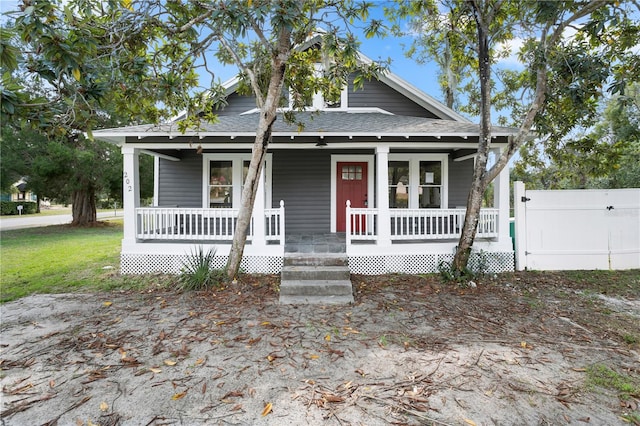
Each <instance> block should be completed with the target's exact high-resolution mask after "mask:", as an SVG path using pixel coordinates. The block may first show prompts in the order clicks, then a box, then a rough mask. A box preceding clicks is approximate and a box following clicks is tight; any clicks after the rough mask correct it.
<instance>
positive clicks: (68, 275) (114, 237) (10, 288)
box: [0, 221, 149, 303]
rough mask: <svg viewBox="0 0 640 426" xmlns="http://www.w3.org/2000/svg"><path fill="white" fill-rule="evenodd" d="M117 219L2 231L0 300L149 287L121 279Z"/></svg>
mask: <svg viewBox="0 0 640 426" xmlns="http://www.w3.org/2000/svg"><path fill="white" fill-rule="evenodd" d="M121 240H122V221H112V222H108V223H106V224H104V225H103V226H99V227H93V228H72V227H69V226H65V225H61V226H47V227H41V228H30V229H20V230H13V231H4V232H2V238H1V239H0V253H1V255H0V274H1V277H2V284H1V287H0V302H2V303H4V302H7V301H11V300H15V299H18V298H20V297H24V296H27V295H30V294H33V293H61V292H69V291H78V290H82V291H92V290H110V289H113V288H123V287H124V288H132V287H140V286H146V285H148V284H149V283H148V280H149V278H148V277H135V276H121V275H120V274H119V273H118V271H119V268H120V242H121Z"/></svg>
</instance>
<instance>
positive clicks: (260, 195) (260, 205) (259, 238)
mask: <svg viewBox="0 0 640 426" xmlns="http://www.w3.org/2000/svg"><path fill="white" fill-rule="evenodd" d="M264 169H265V168H264V167H263V168H262V173H260V176H259V177H258V191H257V192H256V199H255V201H254V203H253V239H252V240H251V245H252V246H265V245H267V239H266V238H265V218H264V203H265V196H264V176H265V170H264Z"/></svg>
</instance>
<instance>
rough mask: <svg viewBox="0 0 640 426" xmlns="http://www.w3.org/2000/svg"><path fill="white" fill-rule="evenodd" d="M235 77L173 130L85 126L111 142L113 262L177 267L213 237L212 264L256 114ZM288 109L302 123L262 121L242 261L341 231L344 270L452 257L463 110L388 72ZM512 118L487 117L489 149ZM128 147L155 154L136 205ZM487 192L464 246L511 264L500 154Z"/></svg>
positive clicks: (428, 266)
mask: <svg viewBox="0 0 640 426" xmlns="http://www.w3.org/2000/svg"><path fill="white" fill-rule="evenodd" d="M236 87H237V80H233V81H230V82H229V83H228V84H227V88H228V93H229V95H228V99H227V100H228V105H227V106H226V107H225V108H224V109H223V110H221V111H219V112H218V114H219V120H218V121H217V122H216V123H215V124H205V125H203V126H202V128H201V129H199V130H187V131H186V132H185V133H181V132H180V131H178V129H177V126H176V125H175V123H170V124H163V125H140V126H131V127H123V128H117V129H106V130H100V131H96V132H94V136H95V137H96V138H98V139H102V140H106V141H110V142H113V143H116V144H118V145H120V146H121V147H122V153H123V155H124V211H125V213H124V217H125V222H124V239H123V242H122V272H123V273H145V272H174V273H175V272H179V270H180V267H181V264H182V261H183V260H184V259H185V256H187V255H189V254H190V253H192V252H194V249H195V248H196V247H197V246H200V245H203V246H204V247H205V248H208V247H215V249H216V255H217V258H218V265H219V266H224V264H225V262H226V257H227V255H228V253H229V248H230V244H231V240H232V238H233V232H234V224H235V218H236V217H237V214H238V207H239V205H240V195H241V189H242V184H243V181H244V176H245V171H246V169H247V167H248V164H249V159H250V154H251V147H252V144H253V142H254V139H255V129H256V127H257V123H258V111H257V110H256V103H255V99H254V98H253V97H251V96H241V95H239V94H238V93H236V91H235V89H236ZM311 110H313V111H311ZM296 117H297V120H299V121H301V122H303V123H304V128H302V129H300V128H299V127H298V126H297V125H295V124H287V123H285V122H284V121H283V120H282V117H281V116H280V117H279V118H278V120H277V121H276V123H275V125H274V128H273V133H272V135H273V141H272V143H271V144H270V146H269V154H268V157H267V160H266V166H265V170H264V173H263V175H262V176H261V179H260V188H259V190H258V195H257V198H256V202H255V208H254V211H253V222H252V226H251V230H250V235H249V236H248V242H247V246H246V248H245V251H244V257H243V263H242V268H243V269H244V270H245V271H247V272H263V273H279V272H280V271H281V269H282V264H283V257H284V253H285V249H286V247H285V246H286V244H288V242H289V241H293V240H294V239H295V238H294V237H297V241H301V240H302V241H303V240H304V238H305V237H304V236H305V235H306V236H308V235H311V234H335V235H337V236H338V237H340V236H343V235H344V236H345V244H346V254H347V256H348V262H349V267H350V270H351V272H352V273H362V274H379V273H386V272H407V273H424V272H434V271H437V270H438V265H439V264H440V262H443V261H451V260H452V259H453V254H454V252H455V247H456V245H457V242H458V238H459V232H460V229H461V227H462V223H463V219H464V216H465V209H466V207H465V206H466V202H467V195H468V192H469V186H470V182H471V177H472V173H473V165H474V158H475V153H476V150H477V144H478V135H479V126H478V125H477V124H473V123H471V122H469V121H468V120H466V119H465V118H463V117H462V116H460V115H459V114H457V113H456V112H454V111H453V110H451V109H449V108H447V107H445V106H444V105H442V104H440V103H439V102H437V101H436V100H435V99H433V98H431V97H430V96H428V95H426V94H425V93H423V92H421V91H420V90H419V89H417V88H416V87H414V86H412V85H411V84H409V83H408V82H406V81H404V80H403V79H401V78H399V77H398V76H396V75H394V74H392V73H387V74H386V75H384V76H382V77H381V78H380V79H379V80H378V81H369V82H366V83H365V85H364V89H362V90H358V91H354V90H353V87H352V84H350V85H349V87H348V89H347V88H346V89H345V90H344V91H343V94H342V99H341V101H340V102H339V103H338V104H332V105H327V104H325V102H324V101H323V99H322V96H321V95H316V97H315V99H314V102H313V105H311V106H310V111H305V112H300V113H297V114H296ZM512 132H513V129H509V128H503V127H497V126H494V127H493V133H492V134H493V141H492V149H493V150H494V151H496V152H499V151H500V150H501V149H503V147H504V146H505V143H506V140H507V137H508V136H509V135H510V134H512ZM141 153H144V154H149V155H153V156H155V161H156V163H155V165H156V169H155V170H156V174H155V175H156V178H155V185H156V190H155V197H154V198H155V204H156V205H155V206H153V207H148V208H141V207H140V197H139V187H140V182H139V179H138V156H139V155H140V154H141ZM494 193H495V197H494V206H495V207H494V208H489V209H483V210H482V213H481V219H480V224H479V227H478V234H477V238H476V240H475V244H474V251H476V252H479V253H482V258H483V261H485V262H486V266H487V267H488V270H490V271H495V272H498V271H505V270H513V268H514V254H513V248H512V243H511V239H510V236H509V172H508V168H505V169H504V170H503V172H502V173H501V174H500V175H499V177H498V178H497V179H496V181H495V192H494ZM285 235H286V238H285ZM309 238H310V237H309ZM327 250H329V251H330V250H331V248H330V246H328V247H327Z"/></svg>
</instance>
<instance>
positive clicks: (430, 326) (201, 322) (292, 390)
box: [0, 276, 640, 425]
mask: <svg viewBox="0 0 640 426" xmlns="http://www.w3.org/2000/svg"><path fill="white" fill-rule="evenodd" d="M353 282H354V286H355V289H356V303H355V304H354V305H350V306H283V305H279V304H278V303H277V283H278V281H277V278H276V277H259V278H255V277H252V278H251V279H250V280H249V279H247V280H246V281H243V282H240V283H239V284H237V285H236V286H234V287H230V288H227V289H224V290H221V291H214V292H204V293H184V294H182V293H172V292H163V291H160V290H157V291H147V292H144V293H140V292H118V293H98V294H63V295H35V296H31V297H27V298H24V299H21V300H18V301H15V302H12V303H7V304H5V305H3V306H2V307H1V309H2V311H1V319H2V325H1V339H0V367H1V368H2V376H1V385H2V400H1V409H2V413H1V419H2V424H3V425H42V424H46V425H55V424H58V425H119V424H122V425H201V424H214V425H215V424H221V425H227V424H237V425H247V424H253V425H307V424H314V425H315V424H326V425H386V424H411V425H413V424H436V425H445V424H448V425H514V424H522V425H547V424H553V425H556V424H578V425H583V424H590V425H615V424H625V422H624V417H623V416H625V414H629V413H632V412H636V413H637V412H638V411H637V410H638V408H637V404H638V401H637V400H636V399H633V398H632V399H631V400H625V401H622V400H620V399H619V398H618V395H617V394H616V393H615V391H612V390H607V389H603V388H593V387H590V386H588V385H587V383H586V380H587V373H586V369H588V368H589V367H590V366H592V365H595V364H603V365H606V366H608V367H609V368H612V369H614V370H616V371H621V372H625V374H628V375H631V376H633V377H640V355H639V346H638V344H637V343H635V344H634V343H631V344H629V342H626V343H625V341H624V339H623V336H624V335H629V333H634V332H635V335H636V336H640V305H639V303H638V298H640V297H636V298H634V297H626V298H623V297H611V296H604V297H588V296H586V295H584V294H583V293H581V292H580V291H579V290H577V289H571V288H559V287H558V286H557V283H556V284H553V283H549V284H545V283H537V284H535V285H534V284H532V283H528V282H524V281H523V280H522V279H521V278H517V277H516V276H512V277H501V278H498V279H494V280H491V281H490V282H487V283H479V285H478V287H477V288H474V289H461V288H459V287H456V286H454V285H443V284H440V283H438V282H437V280H435V279H433V278H418V277H396V276H390V277H377V278H366V277H354V280H353ZM632 296H633V294H632Z"/></svg>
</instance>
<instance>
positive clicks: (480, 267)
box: [349, 251, 515, 275]
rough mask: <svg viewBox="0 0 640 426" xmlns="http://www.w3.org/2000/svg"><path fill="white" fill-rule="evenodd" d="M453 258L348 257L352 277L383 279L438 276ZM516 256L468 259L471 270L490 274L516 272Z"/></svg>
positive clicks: (476, 255) (492, 254) (484, 254)
mask: <svg viewBox="0 0 640 426" xmlns="http://www.w3.org/2000/svg"><path fill="white" fill-rule="evenodd" d="M453 256H454V255H453V254H449V253H447V254H435V253H431V254H402V255H364V256H349V269H350V270H351V273H352V274H362V275H382V274H388V273H401V274H428V273H434V272H438V267H439V265H440V264H441V263H442V264H447V265H450V264H451V262H453ZM514 267H515V262H514V253H513V252H485V251H483V252H474V253H472V254H471V257H470V258H469V268H470V269H472V270H474V271H483V272H490V273H499V272H508V271H513V270H514Z"/></svg>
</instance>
